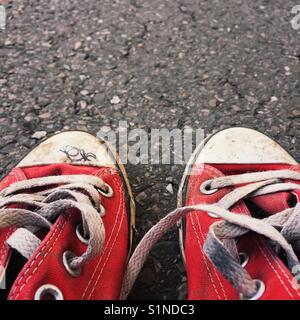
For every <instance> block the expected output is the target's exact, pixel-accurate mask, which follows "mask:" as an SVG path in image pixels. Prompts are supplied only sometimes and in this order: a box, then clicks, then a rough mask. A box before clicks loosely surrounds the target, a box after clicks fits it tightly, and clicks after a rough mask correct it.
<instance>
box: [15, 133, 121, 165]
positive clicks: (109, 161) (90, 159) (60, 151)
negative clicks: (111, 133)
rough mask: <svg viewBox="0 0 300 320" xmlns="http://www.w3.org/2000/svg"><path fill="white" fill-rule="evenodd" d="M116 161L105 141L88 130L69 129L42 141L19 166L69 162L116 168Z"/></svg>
mask: <svg viewBox="0 0 300 320" xmlns="http://www.w3.org/2000/svg"><path fill="white" fill-rule="evenodd" d="M115 162H116V161H115V159H114V156H113V154H112V153H111V152H110V151H109V149H108V146H107V144H106V143H105V142H104V141H102V140H100V139H98V138H97V137H94V136H93V135H91V134H89V133H86V132H82V131H68V132H63V133H59V134H56V135H54V136H53V137H51V138H49V139H47V140H45V141H44V142H42V143H41V144H40V145H38V146H37V147H36V148H35V149H33V150H32V151H31V152H30V153H29V154H28V155H27V156H26V157H25V158H24V159H23V160H22V161H21V162H20V163H19V164H18V167H28V166H34V165H48V164H53V163H69V164H80V165H89V166H99V167H103V166H105V167H113V168H114V167H115Z"/></svg>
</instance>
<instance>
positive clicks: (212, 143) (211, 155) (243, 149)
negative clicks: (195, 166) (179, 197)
mask: <svg viewBox="0 0 300 320" xmlns="http://www.w3.org/2000/svg"><path fill="white" fill-rule="evenodd" d="M195 162H196V163H212V164H213V163H215V164H222V163H224V164H239V163H240V164H251V163H253V164H255V163H256V164H260V163H268V164H272V163H282V164H283V163H285V164H297V162H296V160H295V159H293V158H292V157H291V155H289V154H288V153H287V152H286V151H285V150H284V149H283V148H282V147H281V146H280V145H279V144H278V143H276V142H275V141H273V140H272V139H270V138H269V137H267V136H266V135H264V134H262V133H260V132H258V131H255V130H252V129H247V128H231V129H226V130H223V131H220V132H218V133H216V134H214V135H213V136H211V137H210V138H208V140H207V141H206V142H205V144H204V145H203V146H202V150H201V151H200V152H199V154H198V157H197V159H196V161H195Z"/></svg>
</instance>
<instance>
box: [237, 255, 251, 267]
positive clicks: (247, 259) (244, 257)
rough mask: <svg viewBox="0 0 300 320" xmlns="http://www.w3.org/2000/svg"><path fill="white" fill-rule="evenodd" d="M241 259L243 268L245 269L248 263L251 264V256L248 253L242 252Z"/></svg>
mask: <svg viewBox="0 0 300 320" xmlns="http://www.w3.org/2000/svg"><path fill="white" fill-rule="evenodd" d="M239 257H240V264H241V266H242V267H243V268H245V267H246V265H247V263H248V262H249V256H248V255H247V253H244V252H241V253H239Z"/></svg>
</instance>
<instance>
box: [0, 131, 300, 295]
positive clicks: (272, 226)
mask: <svg viewBox="0 0 300 320" xmlns="http://www.w3.org/2000/svg"><path fill="white" fill-rule="evenodd" d="M299 198H300V165H299V164H298V163H297V162H296V160H294V159H293V158H292V157H291V156H290V155H289V154H288V153H287V152H286V151H285V150H284V149H283V148H282V147H281V146H279V145H278V144H277V143H275V142H274V141H273V140H271V139H270V138H268V137H267V136H265V135H263V134H261V133H259V132H257V131H254V130H250V129H245V128H232V129H227V130H224V131H221V132H218V133H216V134H214V135H212V136H210V137H209V138H207V139H206V140H205V141H204V142H203V143H202V144H201V145H200V146H198V147H197V149H196V150H195V152H194V154H193V156H192V158H191V159H190V161H189V163H188V165H187V167H186V170H185V173H184V176H183V178H182V181H181V184H180V188H179V193H178V209H176V210H175V211H173V212H171V213H170V214H168V215H167V216H166V217H165V218H163V219H162V220H161V221H160V222H158V223H157V224H156V225H155V226H154V227H153V228H152V229H151V230H150V231H149V232H148V233H147V234H146V235H145V236H144V238H143V239H142V241H141V242H140V243H139V245H138V246H137V248H136V249H135V251H134V253H133V254H132V255H131V256H130V252H131V243H132V238H133V229H134V217H135V206H134V200H133V197H132V192H131V189H130V186H129V181H128V178H127V176H126V172H125V169H124V166H123V165H122V163H120V160H119V159H118V156H117V155H116V154H115V153H114V152H112V151H111V149H110V148H107V144H106V142H104V141H102V140H100V139H98V138H96V137H94V136H92V135H90V134H87V133H84V132H77V131H76V132H65V133H61V134H58V135H55V136H53V137H52V138H50V139H48V140H46V141H44V142H43V143H41V144H40V145H39V146H38V147H36V148H35V149H34V150H32V151H31V152H30V153H29V154H28V155H27V156H26V157H25V158H24V159H23V160H22V161H21V162H20V163H19V164H18V165H17V167H15V168H14V169H13V170H12V171H11V172H10V173H9V174H8V175H7V176H6V177H5V178H4V179H3V180H2V181H1V183H0V284H1V286H2V290H0V295H1V298H3V299H6V298H7V299H10V300H23V299H35V300H49V299H55V300H62V299H66V300H73V299H83V300H91V299H119V298H121V299H125V298H126V297H127V295H128V293H129V292H130V289H131V288H132V286H133V284H134V281H135V279H136V278H137V276H138V274H139V271H140V269H141V268H142V265H143V263H144V261H145V260H146V258H147V255H148V253H149V251H150V250H151V248H152V247H153V246H154V245H155V243H156V242H157V241H158V240H159V238H160V237H161V236H162V235H163V234H164V233H165V232H166V231H167V230H168V229H169V228H170V227H171V226H173V225H174V224H178V227H179V240H180V246H181V251H182V255H183V259H184V262H185V265H186V270H187V279H188V298H189V299H215V300H226V299H228V300H230V299H251V300H257V299H262V300H266V299H294V300H298V299H299V298H300V289H299V285H298V280H299V279H300V264H299V260H298V257H299V253H300V246H299V245H300V204H299Z"/></svg>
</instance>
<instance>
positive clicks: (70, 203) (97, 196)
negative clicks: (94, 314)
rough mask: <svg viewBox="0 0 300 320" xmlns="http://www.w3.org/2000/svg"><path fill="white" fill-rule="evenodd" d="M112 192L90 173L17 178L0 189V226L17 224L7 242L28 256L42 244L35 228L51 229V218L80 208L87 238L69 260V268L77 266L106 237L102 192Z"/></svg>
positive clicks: (98, 250)
mask: <svg viewBox="0 0 300 320" xmlns="http://www.w3.org/2000/svg"><path fill="white" fill-rule="evenodd" d="M45 188H46V189H45ZM34 190H44V191H37V192H35V191H34ZM112 192H113V191H112V189H111V187H110V186H109V185H107V184H106V183H104V182H103V181H102V180H101V179H100V178H98V177H95V176H91V175H65V176H51V177H43V178H37V179H30V180H25V181H21V182H17V183H14V184H12V185H11V186H9V187H8V188H5V189H4V190H2V191H1V192H0V229H1V228H7V227H15V228H17V229H16V231H14V232H13V233H12V235H11V236H10V237H9V238H8V240H7V241H6V242H7V244H8V245H9V246H10V247H12V248H14V249H15V250H17V251H18V252H19V253H20V254H22V255H23V256H24V257H26V258H27V259H29V258H30V257H31V256H32V255H33V254H34V252H35V251H36V250H37V249H38V247H39V246H40V244H41V240H40V239H39V238H38V237H37V236H36V235H35V232H36V231H37V230H39V229H40V228H48V229H50V228H51V226H52V223H51V222H52V221H54V220H55V219H56V218H57V217H58V216H59V215H60V214H65V213H66V212H69V213H72V212H74V210H67V209H77V210H79V212H80V213H81V216H82V229H83V237H84V238H85V239H88V240H87V250H86V251H85V252H84V253H83V254H82V255H81V256H78V257H77V256H74V257H71V258H70V261H68V263H69V266H70V268H71V269H72V270H76V269H79V268H80V267H81V266H82V265H83V264H84V263H85V262H86V261H87V260H89V259H90V258H92V257H93V256H95V255H97V254H98V253H99V252H101V249H102V247H103V243H104V240H105V229H104V224H103V222H102V218H101V216H103V215H104V214H105V209H104V208H103V206H102V205H101V194H102V195H103V196H105V197H110V196H111V195H112ZM11 205H16V206H18V207H17V208H14V207H12V206H11ZM8 206H10V207H8ZM25 208H30V209H25Z"/></svg>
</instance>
